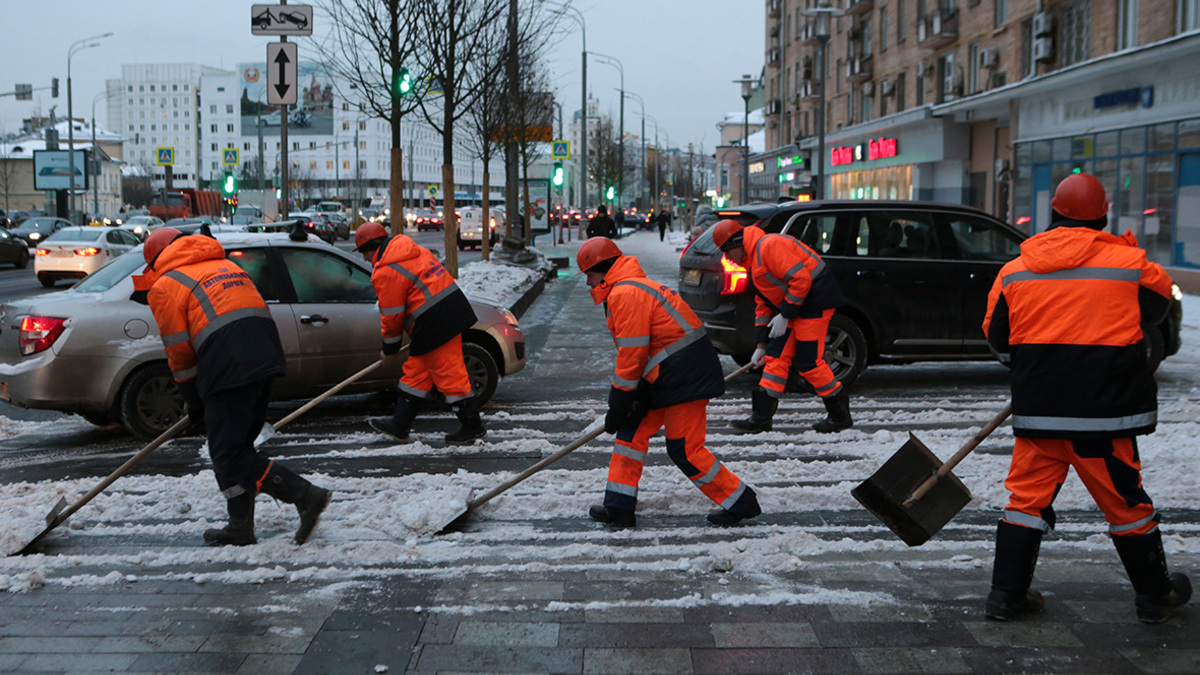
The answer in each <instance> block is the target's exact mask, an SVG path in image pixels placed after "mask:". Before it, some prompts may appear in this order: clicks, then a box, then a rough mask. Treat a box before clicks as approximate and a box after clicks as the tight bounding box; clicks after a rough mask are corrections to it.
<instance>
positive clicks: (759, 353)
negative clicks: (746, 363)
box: [750, 346, 767, 368]
mask: <svg viewBox="0 0 1200 675" xmlns="http://www.w3.org/2000/svg"><path fill="white" fill-rule="evenodd" d="M750 363H752V364H754V367H755V368H762V367H763V366H765V365H767V348H766V347H762V346H760V347H758V348H756V349H755V350H754V356H751V357H750Z"/></svg>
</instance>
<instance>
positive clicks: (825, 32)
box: [802, 5, 845, 199]
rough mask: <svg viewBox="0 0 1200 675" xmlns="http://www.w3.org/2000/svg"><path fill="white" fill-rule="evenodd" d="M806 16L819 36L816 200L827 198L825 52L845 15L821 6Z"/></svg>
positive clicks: (831, 8)
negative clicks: (833, 23) (831, 26)
mask: <svg viewBox="0 0 1200 675" xmlns="http://www.w3.org/2000/svg"><path fill="white" fill-rule="evenodd" d="M802 13H803V14H804V16H808V17H813V18H814V19H816V22H817V25H816V31H815V32H816V34H817V180H816V186H815V187H816V189H815V190H813V192H814V194H813V197H814V198H815V199H824V198H825V69H826V66H825V52H826V51H827V50H828V47H829V24H830V22H831V21H832V19H833V17H835V16H842V15H844V14H845V12H844V11H842V10H840V9H834V8H833V7H830V6H829V5H821V6H820V7H816V8H814V9H806V10H804V12H802Z"/></svg>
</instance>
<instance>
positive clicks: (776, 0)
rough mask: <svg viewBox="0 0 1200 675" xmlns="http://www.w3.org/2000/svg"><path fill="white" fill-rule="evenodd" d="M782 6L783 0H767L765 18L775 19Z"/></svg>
mask: <svg viewBox="0 0 1200 675" xmlns="http://www.w3.org/2000/svg"><path fill="white" fill-rule="evenodd" d="M782 6H783V0H767V18H768V19H776V18H778V17H779V10H780V8H781V7H782Z"/></svg>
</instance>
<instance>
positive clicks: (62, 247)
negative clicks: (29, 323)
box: [33, 225, 139, 288]
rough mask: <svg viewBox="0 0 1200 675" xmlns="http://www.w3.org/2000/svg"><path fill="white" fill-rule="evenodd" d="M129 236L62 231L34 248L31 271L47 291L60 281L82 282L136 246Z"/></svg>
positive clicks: (115, 231) (106, 230)
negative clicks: (32, 270)
mask: <svg viewBox="0 0 1200 675" xmlns="http://www.w3.org/2000/svg"><path fill="white" fill-rule="evenodd" d="M138 243H139V242H138V239H137V237H135V236H133V233H132V232H129V231H127V230H124V229H122V228H117V227H103V228H101V227H92V226H90V225H89V226H84V227H64V228H62V229H61V230H58V231H57V232H55V233H54V234H52V235H50V236H49V237H46V239H44V240H43V241H42V242H40V243H39V244H38V246H37V251H36V252H35V253H36V255H35V256H34V259H33V269H34V272H36V273H37V280H38V282H39V283H41V284H42V285H43V286H45V287H47V288H49V287H51V286H53V285H54V284H55V283H57V282H58V281H61V280H63V279H82V278H84V277H86V276H87V275H89V274H91V273H92V272H95V271H96V270H98V269H100V268H101V267H104V266H105V265H107V264H108V263H109V261H111V260H115V259H116V258H119V257H121V256H122V255H124V254H125V253H127V252H128V251H129V250H130V249H132V248H133V247H134V246H137V245H138Z"/></svg>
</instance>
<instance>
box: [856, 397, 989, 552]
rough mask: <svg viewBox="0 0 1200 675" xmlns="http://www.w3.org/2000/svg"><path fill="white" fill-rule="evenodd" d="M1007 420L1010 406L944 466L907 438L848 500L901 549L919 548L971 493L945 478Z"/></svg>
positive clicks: (914, 439)
mask: <svg viewBox="0 0 1200 675" xmlns="http://www.w3.org/2000/svg"><path fill="white" fill-rule="evenodd" d="M1011 414H1012V403H1011V402H1010V403H1008V404H1007V405H1005V406H1004V409H1003V410H1001V411H1000V412H998V413H996V416H995V417H993V418H992V419H991V420H990V421H989V422H988V423H987V424H985V425H984V427H983V428H982V429H980V430H979V431H977V432H975V435H974V436H972V437H971V440H969V441H967V443H966V445H964V446H962V448H960V449H959V451H958V452H956V453H954V456H953V457H951V458H950V459H949V460H947V461H946V463H945V464H943V463H942V462H941V460H939V459H938V458H937V456H936V455H934V454H933V453H932V452H931V451H930V450H929V448H927V447H925V444H924V443H922V442H921V441H920V439H918V438H917V437H916V436H915V435H914V434H913V433H912V432H909V434H908V441H907V442H906V443H905V444H904V445H903V446H901V447H900V449H899V450H897V451H896V454H894V455H892V456H891V457H890V458H889V459H888V461H887V462H885V463H884V465H883V466H881V467H880V468H879V470H878V471H876V472H875V473H874V474H873V475H872V476H871V477H870V478H868V479H866V480H865V481H863V482H862V484H860V485H859V486H858V487H856V488H854V489H853V490H851V491H850V494H851V495H853V496H854V498H855V499H857V500H858V501H859V503H860V504H862V505H863V506H865V507H867V510H868V511H870V512H871V513H873V514H875V517H876V518H878V519H879V520H881V521H883V524H884V525H887V526H888V529H890V530H891V531H892V532H895V533H896V535H897V536H899V537H900V538H901V539H902V540H904V543H906V544H908V545H909V546H920V545H921V544H924V543H925V542H926V541H929V538H930V537H932V536H933V535H935V534H937V533H938V531H939V530H941V529H942V527H943V526H944V525H945V524H946V523H948V522H950V519H951V518H953V517H954V516H955V515H957V514H958V512H959V511H961V510H962V508H963V507H964V506H966V505H967V504H968V503H969V502H970V501H971V491H970V490H969V489H967V486H966V485H964V484H963V482H962V481H961V480H959V479H958V477H957V476H955V475H954V474H952V473H950V472H951V471H952V470H953V469H954V467H955V466H957V465H958V463H959V462H961V461H962V460H963V458H965V457H966V456H967V455H969V454H971V451H972V450H974V449H975V448H976V447H978V446H979V444H980V443H982V442H983V439H985V438H987V437H988V436H990V435H991V433H992V432H993V431H995V430H996V428H997V427H999V426H1000V425H1001V424H1003V423H1004V420H1006V419H1008V416H1009V415H1011Z"/></svg>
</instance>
